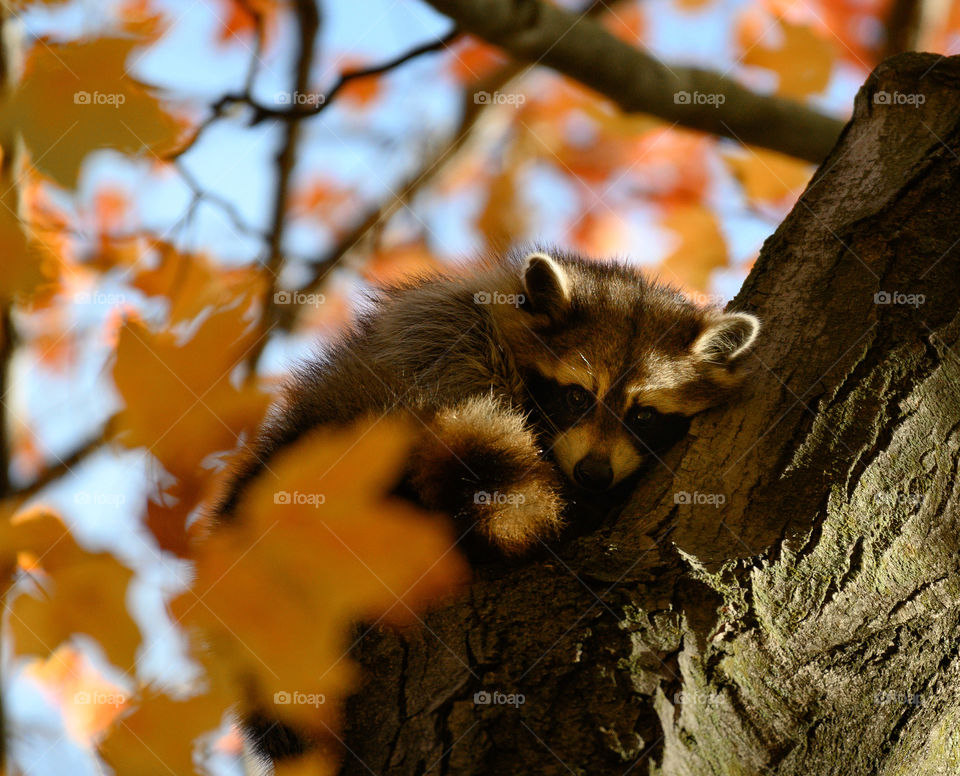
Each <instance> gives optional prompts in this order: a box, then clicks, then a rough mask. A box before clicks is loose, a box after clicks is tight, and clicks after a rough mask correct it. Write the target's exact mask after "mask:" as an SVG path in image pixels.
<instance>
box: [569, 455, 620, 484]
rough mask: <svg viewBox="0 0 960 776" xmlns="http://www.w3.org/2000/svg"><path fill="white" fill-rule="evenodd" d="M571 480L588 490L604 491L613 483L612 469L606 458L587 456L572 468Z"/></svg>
mask: <svg viewBox="0 0 960 776" xmlns="http://www.w3.org/2000/svg"><path fill="white" fill-rule="evenodd" d="M573 478H574V479H575V480H576V481H577V483H578V484H579V485H582V486H583V487H585V488H589V489H590V490H606V489H607V488H609V487H610V483H611V482H613V469H611V468H610V461H609V460H608V459H607V458H603V457H600V456H592V455H588V456H586V457H585V458H581V459H580V462H579V463H578V464H577V465H576V466H574V467H573Z"/></svg>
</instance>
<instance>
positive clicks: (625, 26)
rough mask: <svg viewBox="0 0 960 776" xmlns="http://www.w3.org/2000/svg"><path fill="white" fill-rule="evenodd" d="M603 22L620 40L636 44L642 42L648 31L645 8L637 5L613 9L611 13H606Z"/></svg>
mask: <svg viewBox="0 0 960 776" xmlns="http://www.w3.org/2000/svg"><path fill="white" fill-rule="evenodd" d="M602 23H603V26H604V27H606V28H607V30H609V31H610V32H611V33H612V34H614V35H616V36H617V37H618V38H620V40H623V41H626V42H627V43H630V44H632V45H634V46H635V45H637V44H638V43H639V42H640V40H641V39H642V38H643V36H644V34H645V32H646V16H645V14H644V10H643V8H641V7H639V6H637V5H628V6H626V7H623V8H615V9H611V11H610V13H609V14H604V16H603V19H602Z"/></svg>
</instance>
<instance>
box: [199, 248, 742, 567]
mask: <svg viewBox="0 0 960 776" xmlns="http://www.w3.org/2000/svg"><path fill="white" fill-rule="evenodd" d="M758 329H759V323H758V321H757V319H756V318H754V317H753V316H752V315H749V314H746V313H723V312H720V311H718V310H713V309H705V308H700V307H697V306H695V305H693V304H690V303H689V302H687V301H686V300H684V299H683V297H682V296H681V295H680V294H679V293H678V292H677V291H675V290H673V289H671V288H669V287H666V286H662V285H659V284H656V283H652V282H650V281H648V280H646V279H645V278H644V277H643V275H641V274H640V272H639V271H638V270H636V269H634V268H633V267H630V266H628V265H626V264H622V263H612V262H600V261H594V260H588V259H583V258H580V257H577V256H573V255H569V254H563V253H560V252H556V251H551V252H549V253H547V252H543V251H537V252H534V253H530V254H527V255H524V254H520V253H516V254H512V255H510V256H507V257H505V258H500V259H496V260H491V261H487V262H484V263H482V264H481V265H479V266H478V267H476V268H475V269H474V270H473V271H470V272H467V273H465V274H464V273H461V274H455V273H451V274H446V275H443V274H436V275H431V276H425V277H420V278H417V279H414V280H411V281H408V282H406V283H403V284H400V285H396V286H393V287H390V288H387V289H384V290H382V291H381V292H378V294H377V295H376V296H375V297H374V298H373V299H372V304H371V308H370V309H369V310H368V311H367V312H366V313H365V314H364V315H363V316H362V317H361V318H360V321H359V323H358V324H357V325H356V326H355V327H354V328H353V329H352V330H351V331H349V332H348V333H347V334H345V335H344V336H343V337H342V338H341V339H340V340H339V341H338V342H336V343H335V344H334V345H333V346H332V348H331V349H330V350H329V352H327V353H326V354H325V355H324V356H323V357H320V358H317V359H316V360H314V361H311V362H308V363H306V364H304V365H302V366H301V367H300V368H299V369H298V370H297V371H296V373H295V376H294V378H293V380H292V381H291V382H290V383H289V385H288V387H287V389H286V391H285V393H284V398H283V400H282V402H281V403H280V404H279V406H278V408H277V410H276V411H275V412H274V414H273V416H272V418H271V420H270V421H269V422H268V423H267V424H266V425H265V427H264V428H263V430H262V431H261V434H260V436H259V438H258V439H257V440H256V442H255V443H254V444H253V445H252V447H251V449H250V450H249V452H248V454H247V456H246V458H245V459H244V460H243V461H242V462H241V463H240V465H239V466H238V468H237V470H236V472H235V475H234V477H233V479H232V481H231V482H230V484H229V487H228V489H227V492H226V494H225V496H224V498H223V499H222V501H221V503H220V505H219V507H218V509H217V512H218V516H219V517H220V518H221V519H229V518H230V517H231V516H232V515H233V513H234V512H235V510H236V507H237V505H238V503H239V501H240V497H241V495H242V494H243V492H244V488H245V486H246V485H247V484H248V483H249V482H250V481H251V480H252V479H253V478H254V477H257V476H269V475H267V474H265V471H266V470H265V468H264V464H266V463H267V462H268V461H269V459H270V457H271V455H272V454H273V453H274V452H275V451H276V450H278V449H279V448H282V447H284V446H285V445H288V444H290V443H291V442H293V441H295V440H296V439H297V438H298V437H299V436H300V435H302V434H303V433H304V432H306V431H309V430H310V429H312V428H315V427H317V426H320V425H334V424H344V423H348V422H350V421H353V420H355V419H357V418H359V417H360V416H363V415H367V414H369V413H375V414H387V413H394V412H404V411H406V412H411V413H413V414H415V416H416V417H418V418H420V419H421V421H422V422H423V432H422V434H421V438H420V440H419V443H418V444H417V445H416V448H415V450H414V451H413V454H412V456H411V459H410V461H409V471H408V473H407V474H408V478H407V481H408V482H409V484H410V485H411V486H412V488H413V490H414V492H415V494H416V495H417V497H418V498H419V499H420V500H421V501H422V502H423V503H424V504H425V505H426V506H428V507H432V508H437V509H440V510H444V511H446V512H448V513H449V514H451V515H453V516H454V517H455V519H456V520H458V521H459V522H460V523H461V525H462V526H463V528H464V530H466V529H468V528H470V527H472V528H473V530H474V531H475V532H476V533H477V534H478V535H479V536H480V537H482V538H483V540H485V541H486V542H487V543H489V544H490V545H492V546H493V547H495V548H496V549H497V550H499V551H501V552H503V553H505V554H519V553H523V552H524V551H526V550H529V549H530V548H531V547H532V546H533V545H535V544H537V543H538V541H540V540H544V539H549V538H551V537H553V536H555V535H556V534H557V533H558V531H559V530H560V528H561V526H562V525H563V522H564V519H565V518H564V500H563V496H562V494H563V491H564V488H563V486H562V480H561V477H562V476H565V477H566V478H567V479H568V480H569V481H570V482H572V483H574V484H575V485H576V486H578V487H580V488H584V489H589V490H593V491H603V490H606V489H607V488H609V487H611V486H613V485H615V484H617V483H619V482H621V481H622V480H624V479H625V478H626V477H629V476H630V475H631V474H633V473H634V472H636V471H637V470H638V469H639V468H640V467H641V465H642V464H643V463H644V462H645V461H647V460H648V459H649V458H650V457H651V456H656V455H657V453H658V452H660V451H661V450H662V449H663V448H664V447H666V446H668V445H669V444H670V443H672V442H673V441H675V440H676V438H678V437H679V436H680V435H682V433H683V432H684V431H685V429H686V419H687V418H688V417H689V416H691V415H693V414H695V413H697V412H700V411H701V410H704V409H706V408H708V407H711V406H713V405H715V404H717V403H719V402H721V401H722V400H723V399H724V398H725V397H726V396H727V395H728V394H729V393H730V391H731V390H732V389H734V388H735V387H736V386H737V385H738V384H739V383H740V382H741V379H742V376H743V372H744V370H743V369H742V365H743V361H744V356H745V354H746V353H747V351H748V350H749V348H750V346H751V344H752V343H753V341H754V339H755V338H756V335H757V332H758ZM561 472H562V475H561Z"/></svg>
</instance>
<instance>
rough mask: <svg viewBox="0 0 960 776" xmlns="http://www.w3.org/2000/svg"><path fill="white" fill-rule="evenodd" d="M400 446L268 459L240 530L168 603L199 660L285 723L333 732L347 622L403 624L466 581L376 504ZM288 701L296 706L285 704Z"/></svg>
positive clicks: (235, 524)
mask: <svg viewBox="0 0 960 776" xmlns="http://www.w3.org/2000/svg"><path fill="white" fill-rule="evenodd" d="M410 439H411V430H410V427H409V426H408V425H406V424H404V423H401V422H400V421H398V420H390V419H380V420H373V421H364V422H362V423H359V424H357V425H356V426H354V427H352V428H349V429H346V430H336V431H333V430H329V429H319V430H316V431H313V432H310V433H308V434H306V435H305V436H303V437H301V439H300V440H299V441H298V442H296V443H295V444H293V445H291V446H290V447H288V448H285V449H283V450H282V451H280V452H279V453H277V454H276V455H275V456H273V457H272V458H271V459H270V475H269V476H265V477H261V478H259V479H257V480H255V481H254V482H253V483H252V484H251V486H250V488H249V489H248V491H247V492H246V494H245V495H244V497H243V498H242V499H241V501H240V503H239V504H238V505H237V508H236V515H237V519H236V520H234V521H232V522H230V523H229V524H228V525H224V526H220V527H218V528H217V529H216V530H215V531H213V532H212V533H211V534H210V536H209V537H208V538H207V539H206V540H205V542H204V543H203V544H202V545H201V546H200V547H199V548H198V550H197V553H196V581H195V583H194V585H193V587H192V589H191V590H190V591H188V592H187V593H185V594H184V595H182V596H180V597H179V598H178V599H177V600H176V601H175V602H174V610H175V614H176V617H177V619H178V620H179V621H181V622H183V623H185V624H187V625H188V626H189V627H191V628H193V629H199V630H198V632H199V633H200V634H202V639H203V641H204V643H208V644H209V645H210V648H211V650H212V652H211V655H212V657H211V658H210V659H211V660H213V661H215V663H216V664H217V665H219V666H221V667H224V668H225V670H227V671H229V672H230V673H231V674H232V675H234V676H237V677H241V678H244V677H246V678H249V677H256V679H257V682H256V685H257V686H256V689H255V695H256V697H257V699H258V701H259V702H260V703H262V704H263V705H264V708H266V709H269V710H270V711H271V713H276V714H278V715H279V716H281V717H282V718H284V719H286V720H288V721H292V722H295V723H297V724H302V725H306V726H308V727H313V728H319V729H322V728H323V726H328V727H330V728H334V727H335V726H336V725H337V724H338V720H339V716H340V704H341V702H342V701H343V699H344V698H345V696H346V694H347V693H349V692H350V691H351V690H352V689H353V688H354V687H355V686H356V682H357V679H358V676H357V669H356V667H355V666H354V665H353V663H352V662H351V661H350V660H349V658H347V657H346V653H347V651H348V647H349V640H348V634H349V626H350V624H351V623H352V622H355V621H357V620H364V619H370V620H377V619H379V618H384V617H385V618H387V619H388V620H390V621H397V622H405V621H409V620H410V619H412V618H413V614H412V611H413V610H416V609H419V608H422V607H423V606H424V604H425V603H427V602H428V601H431V600H434V599H435V598H437V597H438V596H439V595H441V594H443V593H445V592H447V591H448V590H449V589H450V588H451V587H452V586H453V585H455V584H456V583H458V582H459V581H460V580H462V579H463V577H464V574H465V569H464V565H463V562H462V561H461V560H460V559H459V557H458V556H457V554H456V553H455V551H454V550H453V546H452V537H451V535H450V531H449V528H445V527H443V524H442V523H440V522H438V521H435V520H434V519H432V518H431V517H430V516H428V515H426V514H425V513H423V512H422V511H420V510H419V509H416V508H414V507H413V506H410V505H408V504H407V503H405V502H401V501H398V500H392V499H389V498H388V497H387V494H388V492H389V491H390V490H391V488H392V487H393V485H394V483H395V481H396V479H397V478H398V477H399V475H400V472H401V470H402V468H403V466H404V462H405V460H406V456H407V453H408V448H409V444H410ZM401 546H402V547H403V552H402V553H398V552H397V548H398V547H401ZM344 580H349V581H350V582H349V584H344ZM302 644H310V649H309V650H303V649H299V648H297V645H302ZM294 693H298V694H300V696H302V697H304V698H306V699H307V700H305V701H304V702H297V703H287V702H285V700H284V699H286V698H289V697H291V696H292V695H293V694H294ZM277 698H279V699H280V700H276V699H277ZM310 698H312V699H313V701H312V702H311V701H310V700H309V699H310Z"/></svg>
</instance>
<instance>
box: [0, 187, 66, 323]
mask: <svg viewBox="0 0 960 776" xmlns="http://www.w3.org/2000/svg"><path fill="white" fill-rule="evenodd" d="M19 192H20V187H19V186H18V185H17V184H15V183H11V182H10V180H9V179H8V178H7V177H5V176H4V177H0V245H3V259H2V261H0V304H3V303H5V302H6V301H8V300H10V299H12V298H14V297H23V296H26V295H29V294H30V293H32V292H33V291H34V290H36V289H37V288H38V287H39V286H40V285H41V284H43V283H44V282H49V281H51V280H53V279H54V277H55V276H56V268H55V266H54V262H53V259H52V256H53V252H52V250H51V249H50V247H49V246H48V245H47V244H46V243H45V242H44V241H43V240H42V239H40V238H39V237H38V235H36V234H34V233H33V232H32V230H30V229H29V228H28V227H27V225H26V223H25V221H24V220H23V219H22V218H21V216H20V213H21V208H20V205H19V203H18V200H19V196H20V193H19ZM2 336H3V332H2V331H0V337H2Z"/></svg>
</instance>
